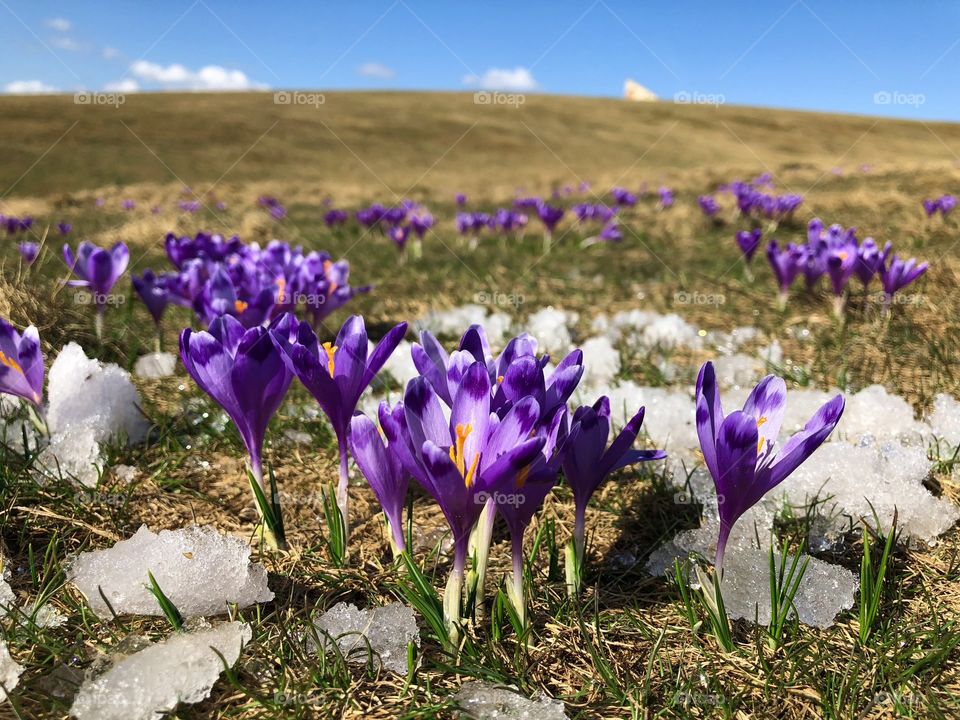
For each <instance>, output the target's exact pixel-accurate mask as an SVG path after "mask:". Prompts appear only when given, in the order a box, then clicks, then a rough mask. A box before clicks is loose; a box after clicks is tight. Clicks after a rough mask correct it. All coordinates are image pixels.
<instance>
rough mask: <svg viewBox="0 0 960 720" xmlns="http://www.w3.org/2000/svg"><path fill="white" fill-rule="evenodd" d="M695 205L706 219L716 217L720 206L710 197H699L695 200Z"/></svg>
mask: <svg viewBox="0 0 960 720" xmlns="http://www.w3.org/2000/svg"><path fill="white" fill-rule="evenodd" d="M697 203H698V204H699V205H700V211H701V212H702V213H703V214H704V215H706V216H707V217H708V218H712V217H716V215H717V213H719V212H720V204H719V203H718V202H717V201H716V198H714V197H713V196H712V195H701V196H700V197H698V198H697Z"/></svg>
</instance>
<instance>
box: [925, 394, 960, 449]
mask: <svg viewBox="0 0 960 720" xmlns="http://www.w3.org/2000/svg"><path fill="white" fill-rule="evenodd" d="M927 421H928V422H929V423H930V425H931V429H932V432H933V434H934V435H936V436H937V437H938V438H940V439H941V440H943V441H945V442H946V443H947V444H948V445H949V446H950V449H951V450H952V449H954V448H956V447H957V446H958V445H960V402H957V400H956V399H955V398H954V397H953V396H951V395H944V394H942V393H941V394H940V395H937V396H936V397H935V398H934V399H933V412H932V413H930V416H929V417H928V418H927Z"/></svg>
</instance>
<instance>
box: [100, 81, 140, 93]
mask: <svg viewBox="0 0 960 720" xmlns="http://www.w3.org/2000/svg"><path fill="white" fill-rule="evenodd" d="M103 89H104V92H119V93H135V92H138V91H139V90H140V83H138V82H137V81H136V80H134V79H133V78H124V79H123V80H118V81H117V82H112V83H107V84H106V85H104V86H103Z"/></svg>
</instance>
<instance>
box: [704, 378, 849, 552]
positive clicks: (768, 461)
mask: <svg viewBox="0 0 960 720" xmlns="http://www.w3.org/2000/svg"><path fill="white" fill-rule="evenodd" d="M696 397H697V415H696V421H697V435H698V437H699V438H700V449H701V450H702V451H703V460H704V463H705V464H706V466H707V470H708V471H709V472H710V475H711V476H712V477H713V482H714V484H715V485H716V488H717V510H718V512H719V514H720V534H719V537H718V538H717V555H716V566H717V568H722V566H723V553H724V550H725V549H726V546H727V540H729V538H730V531H731V530H732V529H733V525H734V523H736V521H737V519H738V518H739V517H740V516H741V515H743V513H745V512H746V511H747V510H749V509H750V508H751V507H753V506H754V505H755V504H756V503H758V502H759V501H760V499H761V498H762V497H763V496H764V495H765V494H766V493H767V492H768V491H770V490H771V489H773V488H774V487H776V486H777V485H779V484H780V483H781V482H783V481H784V480H786V479H787V477H788V476H789V475H790V473H792V472H793V471H794V470H796V469H797V468H798V467H799V466H800V465H801V464H802V463H803V462H804V461H805V460H806V459H807V458H808V457H810V455H812V454H813V452H814V451H815V450H816V449H817V448H818V447H820V445H821V444H822V443H823V441H824V440H826V439H827V437H828V436H829V435H830V433H831V432H832V431H833V428H834V427H836V424H837V422H838V421H839V420H840V416H841V415H842V414H843V407H844V400H843V396H842V395H837V396H836V397H835V398H833V399H832V400H830V401H828V402H827V403H825V404H824V405H823V406H822V407H821V408H820V409H819V410H817V412H816V413H815V414H814V415H813V417H812V418H811V419H810V420H809V421H808V422H807V424H806V425H805V426H804V428H803V430H801V431H800V432H798V433H797V434H795V435H793V436H792V437H791V438H790V439H789V440H787V442H786V443H785V444H784V445H783V448H782V450H780V452H779V453H777V448H776V443H777V436H778V435H779V433H780V425H781V424H782V423H783V415H784V411H785V409H786V402H787V386H786V383H784V381H783V379H781V378H778V377H776V376H774V375H768V376H767V377H765V378H764V379H763V380H761V381H760V384H759V385H757V386H756V387H755V388H754V390H753V392H751V393H750V396H749V397H748V398H747V402H746V404H745V405H744V406H743V410H735V411H734V412H732V413H730V414H729V415H727V416H724V414H723V407H722V406H721V403H720V391H719V388H718V387H717V378H716V374H715V372H714V369H713V363H710V362H707V363H705V364H704V365H703V367H702V368H700V375H699V377H698V378H697V395H696Z"/></svg>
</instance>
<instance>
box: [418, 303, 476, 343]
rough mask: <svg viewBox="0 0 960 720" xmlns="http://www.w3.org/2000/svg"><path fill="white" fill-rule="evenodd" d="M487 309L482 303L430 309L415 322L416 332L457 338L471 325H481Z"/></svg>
mask: <svg viewBox="0 0 960 720" xmlns="http://www.w3.org/2000/svg"><path fill="white" fill-rule="evenodd" d="M486 319H487V309H486V308H485V307H483V306H482V305H461V306H459V307H455V308H453V309H451V310H431V311H430V312H428V313H427V314H426V315H424V316H423V317H422V318H421V319H420V320H419V321H417V322H416V323H414V324H415V326H416V330H417V332H420V331H421V330H428V331H430V332H431V333H433V334H434V335H439V336H443V337H455V338H459V337H460V336H461V335H463V332H464V331H465V330H466V329H467V328H468V327H469V326H471V325H483V324H484V321H485V320H486Z"/></svg>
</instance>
